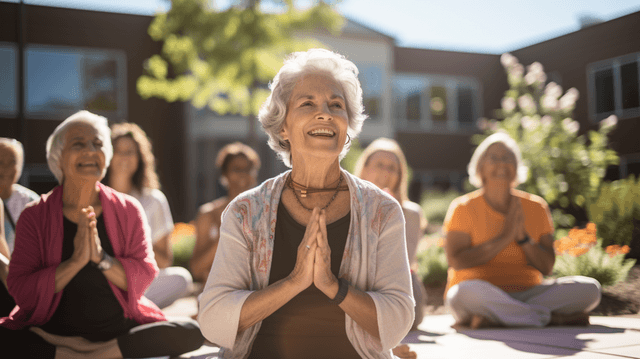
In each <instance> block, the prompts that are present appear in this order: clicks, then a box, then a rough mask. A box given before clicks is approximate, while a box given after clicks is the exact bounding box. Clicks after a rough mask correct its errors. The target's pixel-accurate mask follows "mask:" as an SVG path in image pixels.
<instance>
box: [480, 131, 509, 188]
mask: <svg viewBox="0 0 640 359" xmlns="http://www.w3.org/2000/svg"><path fill="white" fill-rule="evenodd" d="M516 166H517V163H516V156H515V155H514V154H513V152H511V150H510V149H509V148H508V147H507V146H505V145H504V144H503V143H500V142H497V143H494V144H492V145H491V146H489V148H487V150H486V152H485V153H484V155H483V156H482V160H481V161H480V163H479V164H478V167H479V168H478V169H479V173H480V177H481V178H482V184H483V187H486V186H487V185H496V184H499V185H502V186H507V187H509V186H511V184H512V183H513V182H514V181H515V179H516Z"/></svg>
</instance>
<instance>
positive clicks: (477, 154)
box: [467, 131, 529, 188]
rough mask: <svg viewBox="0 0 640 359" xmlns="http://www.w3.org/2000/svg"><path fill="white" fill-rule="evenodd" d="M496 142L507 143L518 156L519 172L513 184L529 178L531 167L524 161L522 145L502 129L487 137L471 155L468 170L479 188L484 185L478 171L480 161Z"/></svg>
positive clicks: (470, 179)
mask: <svg viewBox="0 0 640 359" xmlns="http://www.w3.org/2000/svg"><path fill="white" fill-rule="evenodd" d="M496 143H502V144H503V145H505V147H507V149H509V151H511V152H512V153H513V155H514V156H515V158H516V173H517V174H516V178H515V180H514V184H513V186H514V187H515V186H517V185H519V184H520V183H523V182H525V181H526V180H527V176H528V174H529V168H528V167H527V166H525V165H524V163H522V154H521V153H520V147H518V144H517V143H516V141H515V140H514V139H513V138H511V136H509V135H508V134H507V133H505V132H502V131H500V132H496V133H494V134H492V135H491V136H489V137H487V138H485V139H484V141H482V142H481V143H480V144H479V145H478V147H477V148H476V150H475V151H474V152H473V156H471V161H469V165H468V166H467V172H468V173H469V182H470V183H471V184H472V185H474V186H475V187H477V188H480V187H482V185H483V183H482V178H481V177H480V171H478V170H479V168H478V166H479V165H480V164H481V163H480V162H481V161H483V160H484V154H485V153H486V152H487V150H488V149H489V147H491V145H493V144H496Z"/></svg>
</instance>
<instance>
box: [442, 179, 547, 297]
mask: <svg viewBox="0 0 640 359" xmlns="http://www.w3.org/2000/svg"><path fill="white" fill-rule="evenodd" d="M512 194H513V195H514V196H516V197H518V198H520V202H521V203H522V209H523V212H524V218H525V220H524V227H525V231H526V232H527V234H528V235H529V237H531V239H532V240H533V241H534V242H536V243H538V242H539V241H540V237H542V236H543V235H545V234H552V233H553V222H552V220H551V213H550V212H549V206H548V205H547V202H545V200H544V199H542V198H540V197H539V196H536V195H532V194H529V193H526V192H522V191H518V190H512ZM504 220H505V215H504V214H502V213H500V212H497V211H496V210H494V209H493V208H491V206H489V204H487V202H486V201H485V199H484V196H483V195H482V190H477V191H474V192H471V193H468V194H466V195H464V196H461V197H458V198H456V199H455V200H454V201H453V202H452V203H451V206H449V210H448V212H447V216H446V218H445V221H444V231H445V232H452V231H457V232H463V233H466V234H468V235H469V236H470V237H471V245H472V246H477V245H479V244H482V243H484V242H486V241H489V240H491V239H492V238H495V237H497V236H498V235H499V234H500V233H501V232H502V228H503V226H504ZM470 279H482V280H485V281H487V282H489V283H492V284H493V285H495V286H497V287H500V288H502V290H504V291H506V292H518V291H522V290H526V289H528V288H530V287H532V286H535V285H538V284H540V283H541V282H542V274H541V273H540V271H538V270H537V269H536V268H534V267H532V266H530V265H528V264H527V258H526V256H525V254H524V251H523V250H522V248H520V246H519V245H518V244H517V243H515V242H513V243H510V244H509V245H508V246H507V247H506V248H505V249H503V250H502V251H501V252H500V253H498V255H496V256H495V257H494V258H493V259H491V260H490V261H489V262H487V263H485V264H483V265H480V266H476V267H472V268H466V269H461V270H455V269H453V268H451V267H450V268H449V272H448V280H447V290H448V289H449V288H451V287H452V286H454V285H456V284H458V283H460V282H462V281H465V280H470ZM445 295H446V294H445Z"/></svg>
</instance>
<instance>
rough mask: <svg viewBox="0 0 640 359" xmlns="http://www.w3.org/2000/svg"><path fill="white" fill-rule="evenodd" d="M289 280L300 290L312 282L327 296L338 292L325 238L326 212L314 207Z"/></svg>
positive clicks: (336, 280) (332, 295) (329, 251)
mask: <svg viewBox="0 0 640 359" xmlns="http://www.w3.org/2000/svg"><path fill="white" fill-rule="evenodd" d="M289 277H290V278H291V280H292V281H293V282H294V283H296V284H297V285H298V286H299V288H300V289H301V291H302V290H304V289H306V288H308V287H309V286H310V285H311V284H314V285H315V286H316V287H317V288H318V289H319V290H320V291H322V292H323V293H324V294H325V295H327V297H329V298H334V297H335V295H336V293H337V292H338V279H337V278H336V277H335V276H334V275H333V273H332V272H331V248H330V247H329V241H328V239H327V223H326V213H325V211H324V210H321V209H320V208H318V207H316V208H314V209H313V212H311V219H310V220H309V224H307V229H306V231H305V233H304V237H303V238H302V242H301V243H300V245H299V246H298V257H297V260H296V265H295V267H294V268H293V271H292V272H291V274H290V275H289Z"/></svg>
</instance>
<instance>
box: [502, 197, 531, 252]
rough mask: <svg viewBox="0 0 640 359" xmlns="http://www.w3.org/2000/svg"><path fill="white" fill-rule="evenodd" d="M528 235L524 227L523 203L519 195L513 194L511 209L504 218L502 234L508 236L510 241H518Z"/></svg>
mask: <svg viewBox="0 0 640 359" xmlns="http://www.w3.org/2000/svg"><path fill="white" fill-rule="evenodd" d="M526 235H527V232H526V231H525V229H524V210H523V209H522V203H520V200H519V199H518V198H517V197H514V196H512V197H511V201H510V202H509V209H508V210H507V216H506V217H505V220H504V227H503V229H502V236H504V237H506V238H508V240H509V242H514V241H515V242H517V241H519V240H522V239H523V238H524V237H525V236H526Z"/></svg>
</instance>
